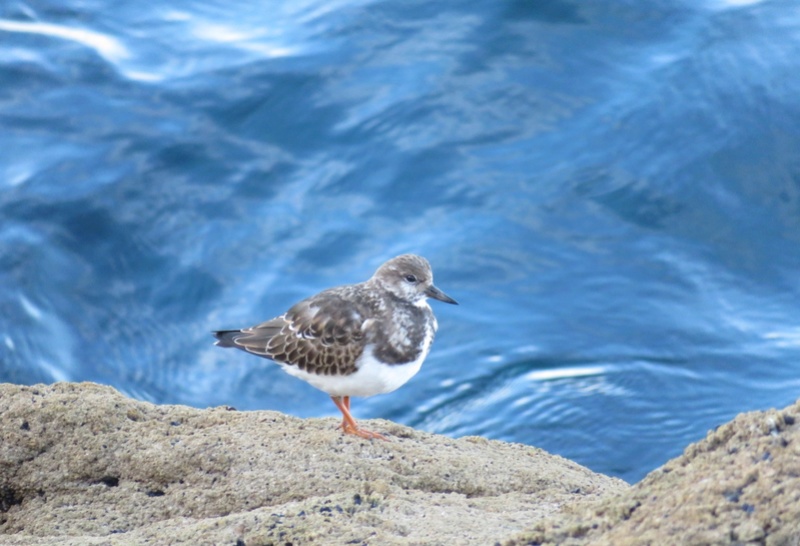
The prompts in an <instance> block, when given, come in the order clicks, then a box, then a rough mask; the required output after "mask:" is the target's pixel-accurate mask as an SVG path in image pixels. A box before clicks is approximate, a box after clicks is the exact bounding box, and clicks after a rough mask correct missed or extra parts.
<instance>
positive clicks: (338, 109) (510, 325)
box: [0, 0, 800, 481]
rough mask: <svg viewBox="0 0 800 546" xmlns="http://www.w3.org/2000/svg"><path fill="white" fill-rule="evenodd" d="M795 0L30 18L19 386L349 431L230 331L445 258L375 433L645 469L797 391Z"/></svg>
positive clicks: (0, 120) (799, 196) (546, 1)
mask: <svg viewBox="0 0 800 546" xmlns="http://www.w3.org/2000/svg"><path fill="white" fill-rule="evenodd" d="M798 74H800V10H798V8H797V3H796V1H795V0H783V1H781V0H775V1H758V0H684V1H675V0H669V1H667V0H648V1H641V0H628V1H624V0H604V1H599V2H591V3H589V2H579V1H578V0H574V1H568V0H537V1H533V0H531V1H529V2H524V1H521V0H517V1H506V2H497V1H484V2H469V3H467V2H435V3H431V2H408V1H400V2H398V1H393V2H378V1H368V0H340V1H336V2H330V1H325V2H323V1H316V0H307V1H304V2H256V1H249V2H248V1H243V2H235V3H230V2H222V1H221V0H209V1H203V2H199V1H195V2H192V1H186V0H176V1H174V2H170V3H168V5H158V4H154V5H152V6H149V5H147V4H146V3H142V2H140V1H138V0H137V1H134V0H122V1H119V2H115V3H113V7H112V5H111V4H110V3H108V2H101V1H96V0H95V1H92V0H89V1H83V0H82V1H78V0H59V1H55V0H44V1H42V2H36V3H33V2H22V1H10V2H4V3H3V4H2V5H1V6H0V129H2V130H0V287H1V288H0V380H2V381H8V382H13V383H22V384H32V383H37V382H53V381H63V380H69V381H96V382H100V383H104V384H108V385H113V386H114V387H116V388H118V389H119V390H121V391H122V392H124V393H126V394H128V395H131V396H134V397H136V398H139V399H143V400H149V401H153V402H158V403H170V404H174V403H180V404H190V405H193V406H197V407H206V406H213V405H220V404H229V405H232V406H235V407H237V408H239V409H242V410H255V409H275V410H280V411H284V412H288V413H291V414H294V415H298V416H303V417H306V416H332V415H336V413H337V410H336V408H335V407H334V406H333V404H332V403H331V402H330V400H329V399H328V398H327V396H325V395H324V394H323V393H321V392H319V391H315V390H314V389H313V388H311V387H309V386H307V385H305V384H304V383H302V382H299V381H297V380H296V379H293V378H291V377H289V376H287V375H285V374H283V373H282V372H281V371H280V370H279V369H278V368H277V366H275V365H273V364H271V363H270V362H269V361H266V360H263V359H258V358H255V357H252V356H250V355H246V354H244V353H239V352H234V351H229V350H222V349H220V348H216V347H213V346H212V338H211V336H210V334H209V332H210V330H212V329H217V328H230V327H242V326H248V325H251V324H254V323H257V322H259V321H261V320H265V319H267V318H271V317H272V316H274V315H277V314H280V313H282V312H283V311H284V310H285V309H286V308H287V307H288V306H289V305H291V304H292V303H293V302H295V301H296V300H298V299H301V298H303V297H306V296H308V295H311V294H313V293H315V292H317V291H319V290H321V289H323V288H326V287H328V286H332V285H336V284H342V283H348V282H357V281H361V280H364V279H366V278H368V277H369V276H370V275H371V274H372V272H373V270H374V269H375V268H376V267H377V266H378V265H379V264H380V263H382V262H383V261H384V260H386V259H387V258H390V257H392V256H394V255H396V254H400V253H403V252H415V253H419V254H422V255H424V256H426V257H427V258H428V259H429V260H430V261H431V263H432V264H433V267H434V271H435V274H436V284H437V285H438V286H440V287H441V288H442V289H443V290H445V291H446V292H447V293H448V294H450V295H452V296H453V297H454V298H456V299H457V300H459V302H460V303H461V305H460V306H458V307H456V306H448V305H440V304H438V303H437V302H433V305H434V307H435V310H436V312H437V315H438V317H439V324H440V330H439V335H438V338H437V340H436V342H435V343H434V347H433V350H432V352H431V355H430V356H429V358H428V360H427V362H426V364H425V366H423V369H422V371H421V372H420V374H419V375H418V376H417V377H415V378H414V379H413V380H412V381H411V382H410V383H409V384H407V385H406V386H405V387H403V388H402V389H400V390H399V391H396V392H395V393H392V394H389V395H385V396H379V397H375V398H371V399H368V400H356V401H354V410H355V415H356V417H358V418H368V417H384V418H388V419H392V420H395V421H398V422H400V423H403V424H406V425H411V426H414V427H417V428H420V429H423V430H427V431H432V432H438V433H443V434H447V435H450V436H454V437H457V436H462V435H467V434H479V435H484V436H487V437H490V438H498V439H503V440H510V441H515V442H521V443H524V444H530V445H535V446H539V447H542V448H544V449H547V450H549V451H551V452H555V453H558V454H561V455H563V456H565V457H569V458H572V459H574V460H576V461H578V462H580V463H582V464H585V465H587V466H589V467H590V468H592V469H594V470H596V471H599V472H604V473H609V474H613V475H615V476H620V477H622V478H624V479H626V480H628V481H636V480H638V479H640V478H641V477H642V476H644V475H645V474H646V473H647V472H648V471H650V470H652V469H653V468H655V467H657V466H658V465H660V464H662V463H663V462H665V461H666V460H668V459H669V458H671V457H674V456H676V455H678V454H679V453H680V452H681V451H682V449H683V448H684V447H685V445H686V444H688V443H689V442H691V441H695V440H697V439H699V438H702V437H703V436H704V435H705V433H706V431H707V430H708V429H710V428H712V427H714V426H716V425H718V424H721V423H723V422H725V421H727V420H729V419H731V418H732V417H733V416H734V415H736V414H737V413H739V412H742V411H748V410H755V409H765V408H769V407H781V406H784V405H787V404H789V403H790V402H792V401H794V400H795V399H797V398H798V397H800V312H799V311H800V77H799V76H798Z"/></svg>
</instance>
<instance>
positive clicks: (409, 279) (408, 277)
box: [406, 275, 417, 284]
mask: <svg viewBox="0 0 800 546" xmlns="http://www.w3.org/2000/svg"><path fill="white" fill-rule="evenodd" d="M406 282H410V283H411V284H414V283H416V282H417V278H416V277H415V276H414V275H406Z"/></svg>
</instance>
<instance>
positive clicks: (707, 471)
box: [507, 402, 800, 546]
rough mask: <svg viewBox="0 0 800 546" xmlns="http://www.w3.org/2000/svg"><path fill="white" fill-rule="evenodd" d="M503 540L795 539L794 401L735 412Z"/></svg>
mask: <svg viewBox="0 0 800 546" xmlns="http://www.w3.org/2000/svg"><path fill="white" fill-rule="evenodd" d="M507 544H509V545H520V544H560V545H570V544H572V545H575V544H599V545H606V544H608V545H614V546H617V545H619V546H626V545H639V544H652V545H654V546H655V545H662V544H681V545H701V544H702V545H707V544H736V545H744V544H763V545H766V546H797V545H800V402H797V403H795V404H793V405H791V406H789V407H787V408H785V409H783V410H769V411H763V412H762V411H759V412H752V413H745V414H741V415H739V416H737V417H736V418H735V419H734V420H733V421H731V422H730V423H727V424H725V425H723V426H721V427H719V428H717V429H716V430H713V431H711V432H709V433H708V435H707V436H706V438H705V439H703V440H701V441H700V442H697V443H694V444H691V445H690V446H689V447H688V448H686V450H685V451H684V453H683V455H681V456H680V457H677V458H675V459H673V460H671V461H669V462H668V463H667V464H665V465H664V466H662V467H661V468H659V469H657V470H654V471H653V472H651V473H650V474H649V475H648V476H647V477H645V479H644V480H642V481H641V482H639V483H637V484H636V485H634V486H633V487H631V488H630V489H629V490H627V491H623V492H621V493H617V494H611V495H610V496H609V497H608V498H606V499H603V500H601V501H597V502H594V503H588V504H576V505H573V506H567V507H565V510H563V511H562V512H560V513H559V514H557V515H556V516H555V517H551V518H547V519H545V520H543V521H539V522H537V523H536V524H534V525H533V526H532V528H531V529H530V530H529V531H527V532H525V533H522V534H520V535H518V536H517V537H515V538H514V539H513V540H509V541H508V542H507Z"/></svg>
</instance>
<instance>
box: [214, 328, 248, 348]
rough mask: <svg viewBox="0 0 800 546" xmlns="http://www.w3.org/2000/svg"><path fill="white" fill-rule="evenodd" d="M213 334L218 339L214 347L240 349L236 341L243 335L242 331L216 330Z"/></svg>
mask: <svg viewBox="0 0 800 546" xmlns="http://www.w3.org/2000/svg"><path fill="white" fill-rule="evenodd" d="M211 333H212V334H214V337H215V338H217V342H216V343H215V344H214V345H218V346H220V347H238V346H237V345H236V343H234V341H236V338H237V337H239V336H240V335H241V334H242V331H241V330H216V331H214V332H211Z"/></svg>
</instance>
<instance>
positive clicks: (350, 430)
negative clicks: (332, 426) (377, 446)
mask: <svg viewBox="0 0 800 546" xmlns="http://www.w3.org/2000/svg"><path fill="white" fill-rule="evenodd" d="M337 428H340V429H342V432H344V433H345V434H352V435H354V436H358V437H360V438H366V439H367V440H383V441H384V442H388V441H389V438H387V437H386V436H384V435H383V434H380V433H378V432H372V431H371V430H366V429H363V428H359V427H351V426H350V425H349V424H347V423H346V422H342V424H341V425H339V426H338V427H337Z"/></svg>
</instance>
